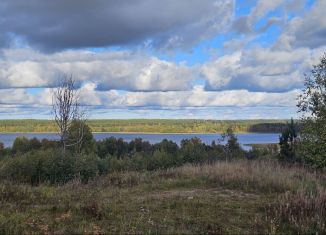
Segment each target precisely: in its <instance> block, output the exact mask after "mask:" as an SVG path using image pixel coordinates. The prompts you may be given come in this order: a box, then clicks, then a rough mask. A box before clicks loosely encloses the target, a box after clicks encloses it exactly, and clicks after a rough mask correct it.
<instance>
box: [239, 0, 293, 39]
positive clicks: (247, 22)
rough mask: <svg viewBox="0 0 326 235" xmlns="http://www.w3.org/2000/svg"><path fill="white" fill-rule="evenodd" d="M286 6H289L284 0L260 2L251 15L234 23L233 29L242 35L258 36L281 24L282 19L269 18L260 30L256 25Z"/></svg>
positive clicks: (262, 0) (261, 0) (242, 17)
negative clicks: (263, 18)
mask: <svg viewBox="0 0 326 235" xmlns="http://www.w3.org/2000/svg"><path fill="white" fill-rule="evenodd" d="M292 2H296V0H293V1H292ZM288 4H289V3H288ZM285 6H287V1H284V0H273V1H265V0H260V1H258V2H257V4H256V6H255V7H254V8H253V9H252V10H251V12H250V14H249V15H245V16H241V17H239V18H238V19H236V20H235V21H234V22H233V29H234V30H235V31H236V32H238V33H241V34H256V33H262V32H265V31H266V30H267V29H268V28H269V27H270V26H271V25H273V24H276V23H280V22H281V21H282V19H281V18H279V17H269V18H268V19H267V22H266V23H265V24H264V25H263V26H261V27H259V28H258V29H256V28H255V25H256V23H257V22H259V21H260V20H261V19H262V17H264V16H266V15H267V14H268V13H269V12H271V11H274V10H275V9H277V8H278V7H285Z"/></svg>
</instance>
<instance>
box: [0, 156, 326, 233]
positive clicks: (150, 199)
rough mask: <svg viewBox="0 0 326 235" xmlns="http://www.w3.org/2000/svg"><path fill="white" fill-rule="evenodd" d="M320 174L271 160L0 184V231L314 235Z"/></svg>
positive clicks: (321, 197)
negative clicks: (55, 181)
mask: <svg viewBox="0 0 326 235" xmlns="http://www.w3.org/2000/svg"><path fill="white" fill-rule="evenodd" d="M325 182H326V174H325V173H323V172H317V171H311V170H309V169H307V168H304V167H302V166H294V165H291V166H290V165H289V166H287V165H282V164H280V163H278V162H277V161H273V160H255V161H250V160H236V161H231V162H225V161H219V162H216V163H214V164H202V165H190V164H186V165H184V166H180V167H175V168H170V169H166V170H157V171H146V170H145V171H123V172H111V173H109V174H108V175H106V176H101V177H97V178H95V179H93V180H91V181H89V182H88V183H87V184H83V183H82V182H81V180H80V179H78V178H75V179H74V180H72V181H70V182H68V183H66V184H64V185H48V184H40V185H38V186H30V185H27V184H15V183H13V182H6V181H2V182H1V183H0V199H1V204H0V208H1V210H0V233H2V234H13V233H16V234H17V233H19V234H21V233H40V234H72V233H74V234H75V233H78V234H81V233H84V234H127V233H128V234H135V233H137V234H138V233H147V234H151V233H160V234H175V233H182V234H198V233H201V234H203V233H205V234H207V233H208V234H280V233H282V234H284V233H292V234H307V233H309V234H315V233H319V234H322V233H323V232H325V231H326V227H325V226H326V224H325V221H326V213H325V212H326V183H325Z"/></svg>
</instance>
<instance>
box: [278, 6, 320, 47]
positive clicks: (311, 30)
mask: <svg viewBox="0 0 326 235" xmlns="http://www.w3.org/2000/svg"><path fill="white" fill-rule="evenodd" d="M325 9H326V1H324V0H317V1H316V2H315V3H314V5H313V6H312V7H311V9H310V10H309V11H307V12H306V13H305V14H304V15H303V16H296V17H294V18H293V19H291V20H290V21H289V22H288V24H287V26H286V27H285V30H284V32H283V33H282V34H281V36H280V38H279V39H278V41H277V43H276V45H275V46H274V47H275V48H280V49H286V50H291V49H292V48H293V47H294V48H298V47H308V48H318V47H321V46H325V45H326V14H325Z"/></svg>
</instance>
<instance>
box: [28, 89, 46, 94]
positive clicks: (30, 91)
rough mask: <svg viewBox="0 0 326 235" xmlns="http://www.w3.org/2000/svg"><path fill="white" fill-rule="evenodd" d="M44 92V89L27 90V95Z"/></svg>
mask: <svg viewBox="0 0 326 235" xmlns="http://www.w3.org/2000/svg"><path fill="white" fill-rule="evenodd" d="M43 90H44V88H26V92H27V94H30V95H35V94H38V93H41V92H42V91H43Z"/></svg>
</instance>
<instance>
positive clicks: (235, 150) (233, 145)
mask: <svg viewBox="0 0 326 235" xmlns="http://www.w3.org/2000/svg"><path fill="white" fill-rule="evenodd" d="M219 142H220V143H223V142H226V143H225V144H224V145H222V146H223V151H224V154H225V161H229V160H230V159H233V158H235V157H242V156H243V154H244V152H243V151H242V149H241V146H240V144H239V142H238V138H237V136H236V135H235V134H234V132H233V130H232V128H230V127H229V128H228V129H227V130H226V132H224V133H223V134H222V136H221V139H220V140H219Z"/></svg>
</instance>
